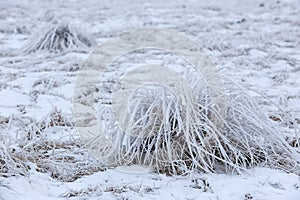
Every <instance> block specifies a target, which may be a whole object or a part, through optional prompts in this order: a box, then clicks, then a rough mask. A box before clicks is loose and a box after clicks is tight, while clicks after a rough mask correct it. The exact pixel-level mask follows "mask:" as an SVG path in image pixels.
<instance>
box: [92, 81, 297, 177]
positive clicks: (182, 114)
mask: <svg viewBox="0 0 300 200" xmlns="http://www.w3.org/2000/svg"><path fill="white" fill-rule="evenodd" d="M188 77H191V76H188ZM189 85H190V87H191V88H184V87H185V86H183V88H181V89H180V96H179V95H177V94H176V91H175V92H174V91H172V90H170V88H167V87H163V86H157V85H150V86H149V85H144V86H142V87H140V88H139V89H137V90H136V91H135V92H134V94H132V96H131V98H130V101H129V102H128V105H129V106H128V108H127V109H128V112H125V113H122V114H121V115H120V116H122V117H121V118H117V119H116V118H114V115H113V114H112V113H113V112H112V111H110V110H109V109H108V107H107V106H106V107H102V108H101V109H100V110H99V112H98V113H99V114H100V115H101V119H104V118H103V116H108V119H106V123H105V127H106V128H107V129H106V130H108V132H107V134H106V140H105V142H103V141H104V140H103V138H101V137H99V139H98V140H97V138H94V139H93V141H92V143H91V144H90V146H91V147H92V148H93V151H94V152H97V153H98V154H99V155H101V159H102V161H103V162H104V163H107V164H108V165H111V166H115V165H131V164H140V165H143V166H151V167H152V168H154V169H155V170H156V171H159V172H164V173H167V174H185V173H188V172H192V171H202V172H216V173H228V172H237V173H240V172H242V171H243V170H244V169H247V168H251V167H254V166H258V165H259V166H268V167H272V168H278V169H283V170H286V171H293V172H297V173H298V170H299V161H300V156H299V155H300V154H299V149H298V150H297V149H296V148H293V147H291V146H290V145H289V144H288V143H287V142H286V140H285V139H284V137H283V134H282V133H281V129H280V127H278V126H277V127H274V124H273V123H272V122H271V121H270V120H269V119H268V118H267V117H266V116H265V115H264V114H263V113H262V111H261V109H260V106H259V105H258V104H257V103H256V101H255V100H254V99H252V98H251V97H250V96H249V95H248V94H247V93H246V91H245V89H243V88H241V87H240V86H239V85H238V84H236V83H233V82H232V81H229V80H228V81H227V83H226V84H225V88H228V89H227V90H225V91H226V92H224V93H223V94H220V98H223V99H226V101H224V102H223V106H224V108H225V110H226V111H225V115H221V114H220V113H219V110H218V109H216V108H215V104H214V100H213V99H212V98H210V96H209V91H208V90H207V88H206V86H205V84H203V83H201V82H197V81H196V82H192V83H190V84H189ZM191 91H192V92H191ZM103 113H105V114H103ZM107 113H110V114H107ZM104 121H105V120H104ZM120 124H122V126H121V128H120ZM107 139H108V140H107ZM107 141H110V142H107ZM297 151H298V152H297Z"/></svg>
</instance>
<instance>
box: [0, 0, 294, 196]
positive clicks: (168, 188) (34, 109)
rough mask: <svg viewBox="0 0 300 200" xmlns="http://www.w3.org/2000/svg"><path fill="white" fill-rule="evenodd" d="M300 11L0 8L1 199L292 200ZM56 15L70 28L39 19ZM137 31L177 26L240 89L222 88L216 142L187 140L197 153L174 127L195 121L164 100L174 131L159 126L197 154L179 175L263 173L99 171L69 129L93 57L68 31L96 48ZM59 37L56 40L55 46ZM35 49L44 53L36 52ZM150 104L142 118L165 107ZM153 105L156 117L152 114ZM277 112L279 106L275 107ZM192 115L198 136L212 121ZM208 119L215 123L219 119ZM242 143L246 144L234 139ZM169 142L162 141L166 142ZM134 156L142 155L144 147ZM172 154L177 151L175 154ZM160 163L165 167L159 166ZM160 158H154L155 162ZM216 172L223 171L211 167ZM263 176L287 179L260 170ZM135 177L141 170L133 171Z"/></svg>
mask: <svg viewBox="0 0 300 200" xmlns="http://www.w3.org/2000/svg"><path fill="white" fill-rule="evenodd" d="M298 4H299V2H298V1H297V0H286V1H272V0H268V1H264V2H261V1H238V2H237V1H230V2H224V3H223V2H221V1H210V2H204V1H200V2H187V3H184V2H181V1H172V2H167V3H166V2H165V1H161V2H158V1H157V2H156V3H153V2H148V1H147V2H146V1H141V2H140V3H138V4H136V3H132V2H128V1H126V0H125V1H114V0H113V1H108V2H101V3H99V1H94V0H89V1H56V0H54V1H45V2H41V1H36V0H34V1H26V0H25V1H23V0H22V1H21V0H16V1H1V3H0V24H1V27H0V38H1V39H0V139H1V140H0V171H1V172H0V199H64V198H67V197H71V198H73V199H83V198H84V199H126V198H127V199H185V198H186V199H224V200H227V199H230V200H232V199H239V200H240V199H245V198H246V197H249V198H251V197H252V198H253V199H270V200H271V199H272V200H275V199H278V200H279V199H280V200H281V199H292V200H298V197H299V181H300V180H299V178H298V177H299V176H298V175H297V174H296V173H287V172H286V171H294V172H295V168H294V167H295V166H294V165H292V166H291V165H290V164H292V163H293V162H295V160H296V159H295V160H292V159H290V158H292V155H291V151H290V149H291V148H293V149H295V150H297V149H299V143H298V142H297V141H298V136H297V134H299V132H297V131H299V128H297V126H298V127H299V119H300V116H299V113H300V112H299V111H300V107H299V105H300V103H299V102H300V97H299V94H300V91H299V88H300V87H299V85H300V83H299V72H300V70H299V66H300V60H299V58H300V56H299V52H300V49H299V48H300V45H299V39H298V38H299V34H300V33H299V18H300V16H299V8H298ZM53 10H54V11H55V14H56V16H57V18H58V19H59V21H60V20H61V21H65V22H66V24H64V25H63V26H58V25H57V26H56V25H53V24H51V23H50V21H49V19H50V18H51V16H50V18H48V17H45V16H47V15H48V14H49V13H51V12H52V11H53ZM162 16H163V17H162ZM69 25H72V26H69ZM73 25H74V26H73ZM144 26H146V27H149V26H155V27H167V28H173V29H175V30H178V31H180V32H183V33H186V34H187V35H188V36H191V37H193V38H194V39H195V40H196V41H197V42H199V44H200V46H201V47H203V49H204V51H205V52H207V53H208V54H209V56H210V58H211V59H212V60H213V62H214V63H215V65H216V66H217V68H218V69H220V70H221V71H222V74H223V75H224V76H225V77H229V78H231V79H234V82H238V84H237V85H235V84H233V85H231V84H229V83H231V81H229V82H228V84H229V85H228V87H230V88H231V89H232V90H231V93H227V95H228V97H227V98H228V101H227V104H226V105H227V106H228V108H231V109H228V111H227V113H228V117H229V118H226V119H225V120H224V118H222V120H221V122H222V124H224V126H223V127H222V128H221V129H220V128H219V127H213V126H212V128H211V129H213V130H214V132H213V133H214V134H210V135H209V134H206V135H208V136H202V135H204V133H205V132H206V131H205V132H204V131H198V133H197V132H194V133H192V135H191V136H194V139H195V141H197V140H198V139H201V137H198V138H197V137H196V136H197V135H200V136H202V139H203V140H204V141H203V144H213V145H212V146H209V145H206V146H205V148H200V146H199V143H198V142H193V140H190V141H188V140H183V139H184V138H189V136H188V135H190V134H187V133H189V132H188V131H185V130H182V128H181V127H180V128H179V126H178V121H179V122H180V121H181V123H182V124H184V123H186V117H185V116H184V115H182V113H187V112H189V113H191V111H187V110H185V112H175V111H176V108H180V107H181V105H180V104H178V105H179V106H178V105H176V104H174V102H176V101H175V100H176V98H173V97H172V95H171V94H170V92H169V91H165V93H166V94H167V95H168V97H169V99H168V101H164V102H165V103H166V105H169V107H170V108H172V109H170V110H168V112H169V113H167V112H165V113H163V114H168V115H169V116H174V117H173V118H172V117H171V122H173V123H172V124H174V126H172V127H167V126H165V128H166V129H169V130H173V131H174V130H181V132H180V133H181V134H182V135H184V136H185V137H181V140H179V141H183V143H185V142H187V143H186V144H185V145H187V146H188V145H190V146H193V145H194V144H195V143H196V144H198V146H197V148H192V153H190V154H189V155H188V154H187V155H184V156H187V157H188V158H189V159H184V156H183V155H182V156H179V157H180V158H181V159H182V160H184V161H187V162H186V164H183V165H181V166H183V167H185V169H188V168H189V166H192V168H193V167H194V168H197V167H196V165H192V164H191V163H192V162H194V161H195V163H196V164H197V163H198V164H199V163H202V164H204V165H201V166H206V168H204V169H202V170H200V171H214V170H215V171H219V170H221V171H222V172H226V169H227V171H229V170H230V169H232V168H233V169H236V170H238V169H239V170H241V169H243V168H245V167H249V166H256V165H257V164H258V163H260V164H258V166H259V167H255V168H254V169H248V170H242V172H243V173H242V175H232V174H231V173H229V174H210V173H209V174H203V173H201V174H197V173H196V174H193V173H191V174H189V175H186V176H177V175H175V176H171V177H167V176H165V175H163V174H157V173H147V174H136V173H132V170H131V173H129V172H128V173H126V172H125V173H124V170H123V169H122V168H121V169H120V168H117V169H105V170H104V169H103V165H102V164H103V163H100V162H98V161H97V160H96V159H95V158H94V157H93V155H90V154H89V153H88V149H86V148H85V146H83V145H82V143H81V141H80V140H79V137H78V135H77V132H76V129H74V127H73V121H72V117H71V115H72V97H73V87H74V82H75V79H76V73H77V71H78V69H79V66H80V64H81V63H82V62H83V61H84V60H85V59H86V58H87V57H88V53H87V52H88V51H89V50H91V48H89V47H88V46H89V45H81V43H79V42H80V41H78V40H77V39H78V37H77V38H76V37H75V39H74V37H71V36H72V34H69V33H75V35H76V34H79V32H80V34H83V36H85V37H88V35H89V34H91V35H92V38H95V39H96V40H97V41H96V42H97V43H98V44H101V43H102V41H105V40H106V39H107V38H108V37H110V36H112V35H114V34H117V33H119V32H120V31H125V30H128V29H131V28H140V27H144ZM42 27H45V28H42ZM59 27H68V28H67V30H68V31H65V33H66V35H65V36H64V37H61V38H60V37H56V39H55V40H54V38H55V35H60V34H58V33H62V31H60V30H62V29H63V28H62V29H60V28H59ZM73 27H76V29H73ZM77 27H78V29H77ZM41 28H42V29H41ZM39 30H40V31H39ZM57 30H58V31H57ZM34 35H37V36H36V39H35V40H31V38H32V37H34ZM62 35H63V34H62ZM73 36H74V35H73ZM59 38H60V39H62V40H58V39H59ZM58 41H63V43H60V42H58ZM64 41H67V42H66V43H64ZM72 41H73V42H72ZM74 41H75V42H74ZM28 44H30V45H29V46H27V47H30V48H29V49H34V51H35V50H38V51H37V52H36V53H29V54H24V53H23V51H22V48H23V47H26V45H28ZM46 44H47V45H46ZM69 44H79V46H76V45H75V46H72V45H69ZM48 47H49V48H48ZM50 47H54V48H53V49H51V48H50ZM61 47H63V48H61ZM69 47H70V48H69ZM42 49H43V51H39V50H42ZM82 50H83V51H82ZM51 51H52V52H51ZM53 52H54V53H55V54H53ZM139 58H140V57H136V58H135V59H133V60H129V61H128V62H127V61H126V62H127V63H126V62H125V63H124V62H123V64H124V65H127V66H130V65H131V64H132V62H140V63H143V62H144V60H143V58H142V57H141V60H140V61H137V60H138V59H139ZM162 62H163V63H165V64H172V62H173V60H172V59H171V60H168V59H167V60H163V61H161V60H160V57H158V58H157V59H156V60H154V64H160V63H162ZM120 63H121V62H120ZM117 64H119V63H117ZM111 73H114V71H111ZM225 80H226V78H225ZM239 84H241V85H242V86H246V88H247V89H246V90H247V92H246V93H248V92H249V91H250V96H251V98H250V97H249V96H248V94H246V93H244V89H242V90H240V88H239V87H237V86H238V85H239ZM225 86H227V85H226V84H225ZM145 91H146V90H144V91H139V93H137V94H144V93H143V92H145ZM232 91H234V92H233V93H232ZM251 91H255V92H251ZM152 92H153V91H152ZM160 92H162V91H161V90H160ZM229 94H230V95H229ZM88 95H89V94H87V96H88ZM150 97H151V98H152V101H149V102H144V103H145V108H146V111H147V109H149V112H148V113H151V112H154V111H155V112H156V111H157V110H158V111H160V112H158V113H160V114H161V112H162V111H164V109H163V107H160V105H161V104H160V103H161V102H162V100H164V99H160V98H157V96H155V95H150ZM151 98H150V99H151ZM252 98H253V99H254V100H255V101H256V102H258V103H257V104H256V103H255V102H254V101H253V99H252ZM132 100H133V101H135V102H136V103H138V101H141V100H142V99H141V98H139V97H138V96H136V97H135V98H133V99H132ZM199 102H201V101H195V102H193V103H192V104H191V107H195V106H196V105H197V106H198V105H199V104H201V105H203V103H202V102H201V103H199ZM271 102H273V103H271ZM151 103H153V105H158V107H156V108H154V106H151ZM194 103H195V104H194ZM133 105H134V106H135V105H138V104H133ZM175 105H176V106H175ZM275 105H279V108H278V107H277V106H275ZM134 106H133V107H132V109H133V110H134V109H135V107H134ZM54 108H57V109H54ZM197 109H199V107H197ZM256 109H257V110H256ZM212 111H213V110H212ZM155 112H154V113H155ZM158 113H157V115H151V117H153V119H158V121H157V125H158V126H159V125H166V124H165V121H164V120H161V118H160V116H162V115H160V114H158ZM192 115H194V116H195V118H193V119H190V121H189V122H188V124H193V121H191V120H197V123H199V119H202V120H203V119H204V121H202V120H200V121H201V123H202V125H205V126H206V125H207V123H208V122H209V121H212V119H213V117H208V116H207V115H202V114H200V113H192ZM212 115H213V116H214V118H217V119H220V118H218V116H217V115H216V113H212ZM135 116H136V117H139V116H137V115H135ZM148 116H149V117H150V115H148ZM239 118H242V119H246V120H240V119H239ZM267 118H270V119H271V120H272V121H270V120H268V119H267ZM165 119H168V118H165ZM175 119H176V120H175ZM169 122H170V121H169ZM257 122H258V123H257ZM201 123H200V124H201ZM240 123H242V124H240ZM176 124H177V125H176ZM185 125H186V124H185ZM193 125H194V124H193ZM175 127H176V128H175ZM209 127H210V126H209ZM225 127H226V129H225ZM295 127H296V129H295ZM139 128H140V130H141V131H142V132H143V131H144V132H146V131H147V130H148V127H147V126H144V127H139ZM162 130H163V129H162ZM197 130H201V129H197ZM223 130H227V131H226V132H227V133H230V131H231V133H232V134H231V135H226V134H224V132H223ZM258 130H259V131H258ZM210 131H212V130H210ZM162 132H163V131H162ZM237 132H239V134H237ZM240 134H242V135H243V136H244V138H239V137H238V136H240ZM150 136H151V135H150ZM295 136H296V137H295ZM154 137H155V136H154ZM133 138H134V137H133ZM169 138H170V137H169ZM190 138H191V139H193V137H190ZM257 138H260V139H261V140H257ZM282 138H283V139H284V140H282ZM150 139H152V140H153V138H149V141H150ZM165 139H166V141H168V137H167V136H166V137H165ZM228 139H230V141H231V142H229V141H228ZM236 139H238V140H236ZM277 139H279V140H277ZM133 140H134V139H133ZM285 140H286V141H287V142H288V143H289V144H290V146H288V145H287V142H286V141H285ZM146 141H147V140H146ZM153 141H155V142H158V140H153ZM262 141H266V142H262ZM275 141H276V142H275ZM277 141H279V142H277ZM142 147H144V148H150V146H149V145H145V144H143V145H142ZM221 147H222V148H223V149H224V151H223V150H221V149H222V148H221ZM272 147H273V148H272ZM270 148H271V149H270ZM174 149H176V148H174ZM179 149H180V150H182V149H183V147H182V146H181V147H180V148H179ZM172 150H173V149H172ZM203 150H205V151H206V153H207V152H210V154H207V155H206V157H205V156H204V157H205V158H206V159H204V157H201V159H199V157H195V155H194V153H193V152H201V151H203ZM214 150H215V152H213V153H214V154H215V155H217V157H218V158H217V157H216V156H212V154H211V153H212V151H214ZM258 150H259V152H258ZM174 151H175V150H174ZM174 151H170V152H174ZM150 152H151V151H150ZM229 152H231V153H229ZM232 152H240V154H234V153H232ZM252 152H255V153H256V154H252ZM165 153H166V154H157V155H167V154H168V152H167V151H166V152H165ZM214 154H213V155H214ZM261 154H263V155H264V158H263V159H261V157H260V156H253V155H261ZM121 155H122V154H121ZM136 155H138V154H133V155H132V156H133V158H134V157H135V156H136ZM154 155H155V154H154ZM251 155H252V157H251ZM176 156H178V155H176ZM121 158H122V157H121ZM158 158H159V157H158ZM162 158H163V159H166V160H168V159H169V157H167V156H164V157H162ZM191 158H192V159H191ZM219 158H222V159H221V160H220V159H219ZM235 158H236V159H237V160H235ZM282 158H283V160H282ZM161 160H162V159H161V158H159V161H161ZM191 160H192V161H191ZM168 161H170V159H169V160H168ZM225 161H227V162H225ZM282 161H287V163H285V162H282ZM125 163H126V162H125ZM169 163H170V162H169ZM171 163H172V162H171ZM181 163H182V162H181ZM205 163H206V165H205ZM215 163H216V164H217V165H218V166H220V167H222V166H223V168H219V169H212V166H214V164H215ZM220 163H221V164H220ZM224 163H225V164H224ZM233 164H234V165H233ZM160 166H161V164H160V165H158V166H157V168H161V167H160ZM170 166H172V165H169V167H167V170H168V169H171V168H170ZM173 166H175V167H178V163H173ZM261 166H264V167H267V166H268V167H276V168H279V169H284V170H275V169H270V168H260V167H261ZM103 170H104V171H103ZM118 170H119V171H118ZM133 171H134V172H137V169H134V170H133ZM158 171H159V170H158ZM176 172H177V170H176ZM230 172H231V171H230ZM207 183H208V184H207Z"/></svg>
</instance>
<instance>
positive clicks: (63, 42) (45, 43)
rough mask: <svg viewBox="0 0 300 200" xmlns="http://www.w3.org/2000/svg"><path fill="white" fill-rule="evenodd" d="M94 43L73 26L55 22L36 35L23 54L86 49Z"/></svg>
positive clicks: (24, 48) (25, 47)
mask: <svg viewBox="0 0 300 200" xmlns="http://www.w3.org/2000/svg"><path fill="white" fill-rule="evenodd" d="M92 43H93V42H92V40H91V39H90V37H89V36H87V35H86V34H84V33H83V32H81V31H79V30H78V29H77V28H75V27H74V26H73V25H71V24H68V23H64V22H56V21H55V22H53V23H50V24H47V25H45V26H44V27H42V28H41V29H40V30H38V31H37V32H36V33H34V34H33V36H32V38H31V39H30V41H29V42H28V43H27V44H26V45H25V46H24V47H23V52H24V53H33V52H38V51H42V50H45V51H49V52H52V53H59V52H62V51H65V50H74V49H79V50H80V49H86V48H89V47H91V46H92Z"/></svg>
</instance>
